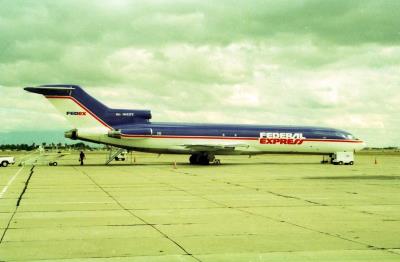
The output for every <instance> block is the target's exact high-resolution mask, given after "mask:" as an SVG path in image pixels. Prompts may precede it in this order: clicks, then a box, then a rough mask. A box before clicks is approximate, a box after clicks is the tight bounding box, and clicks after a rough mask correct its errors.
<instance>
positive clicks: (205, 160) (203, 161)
mask: <svg viewBox="0 0 400 262" xmlns="http://www.w3.org/2000/svg"><path fill="white" fill-rule="evenodd" d="M189 162H190V164H191V165H209V164H210V162H212V163H215V164H220V163H221V162H220V160H219V159H215V156H214V155H211V154H207V153H198V154H193V155H191V156H190V157H189Z"/></svg>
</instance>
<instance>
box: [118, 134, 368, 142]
mask: <svg viewBox="0 0 400 262" xmlns="http://www.w3.org/2000/svg"><path fill="white" fill-rule="evenodd" d="M121 136H122V137H127V138H129V137H132V138H146V137H147V138H178V139H222V140H259V137H226V136H168V135H166V136H163V135H153V136H151V135H150V136H149V135H128V134H122V135H121ZM304 142H339V143H340V142H344V143H363V141H361V140H345V139H304Z"/></svg>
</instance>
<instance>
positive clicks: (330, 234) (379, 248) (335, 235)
mask: <svg viewBox="0 0 400 262" xmlns="http://www.w3.org/2000/svg"><path fill="white" fill-rule="evenodd" d="M234 209H235V208H234ZM239 210H240V209H239ZM240 211H242V212H244V213H247V214H250V215H254V216H258V217H263V218H267V219H269V220H272V221H275V222H280V223H286V224H289V225H292V226H296V227H299V228H302V229H306V230H309V231H313V232H316V233H320V234H323V235H326V236H330V237H335V238H339V239H342V240H345V241H349V242H353V243H356V244H359V245H363V246H365V247H366V248H368V249H370V250H382V251H386V252H388V253H391V254H395V255H399V256H400V254H398V253H396V252H394V251H391V250H390V248H384V247H377V246H374V245H370V244H367V243H364V242H360V241H356V240H352V239H349V238H346V237H344V236H341V235H339V234H332V233H329V232H324V231H320V230H317V229H313V228H309V227H306V226H302V225H299V224H296V223H292V222H289V221H286V220H280V219H276V218H273V217H269V216H265V215H261V214H257V213H253V212H250V211H247V210H240Z"/></svg>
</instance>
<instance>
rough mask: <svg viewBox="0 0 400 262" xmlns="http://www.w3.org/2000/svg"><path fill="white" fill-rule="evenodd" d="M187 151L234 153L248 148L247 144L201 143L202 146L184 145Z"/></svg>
mask: <svg viewBox="0 0 400 262" xmlns="http://www.w3.org/2000/svg"><path fill="white" fill-rule="evenodd" d="M182 146H184V147H185V148H187V149H191V150H193V151H201V152H214V151H225V150H226V151H233V150H235V149H236V148H237V147H244V148H248V147H249V145H247V144H239V143H200V144H184V145H182Z"/></svg>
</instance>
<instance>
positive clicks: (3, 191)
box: [0, 166, 24, 198]
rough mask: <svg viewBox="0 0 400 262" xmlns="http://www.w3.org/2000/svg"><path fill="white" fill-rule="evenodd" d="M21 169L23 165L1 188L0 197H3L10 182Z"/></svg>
mask: <svg viewBox="0 0 400 262" xmlns="http://www.w3.org/2000/svg"><path fill="white" fill-rule="evenodd" d="M22 169H24V166H22V167H21V168H20V169H19V170H18V171H17V172H16V173H15V174H14V175H13V176H12V177H11V178H10V179H9V180H8V183H7V185H6V186H5V187H4V188H3V190H1V192H0V198H3V195H4V194H5V193H6V192H7V190H8V187H9V186H10V185H11V183H12V182H13V181H14V179H15V178H16V177H17V176H18V175H19V173H21V171H22Z"/></svg>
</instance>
